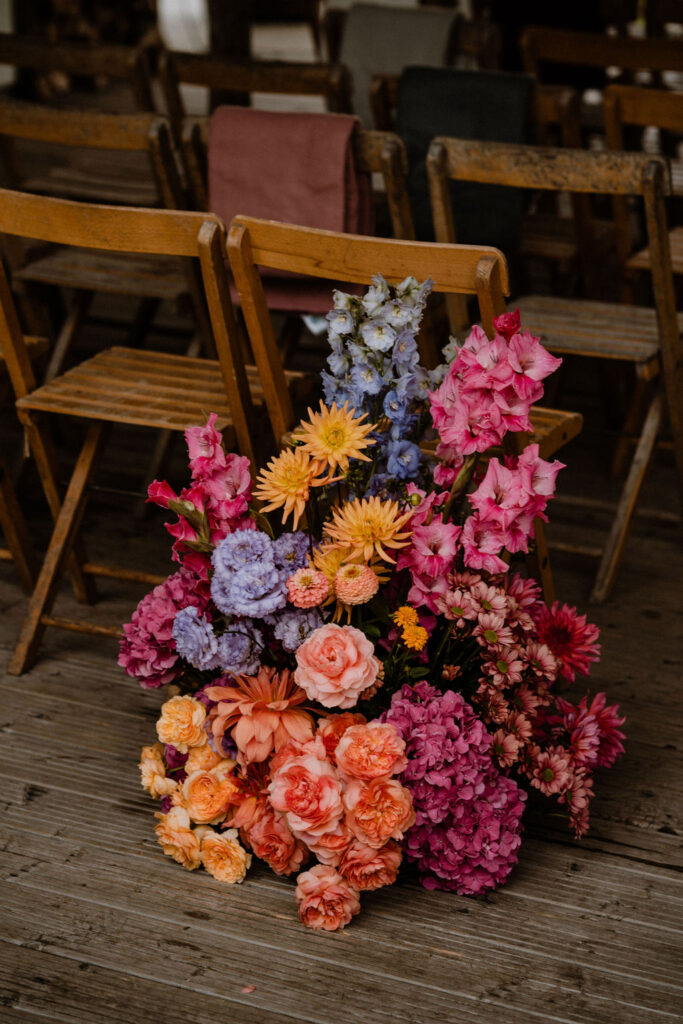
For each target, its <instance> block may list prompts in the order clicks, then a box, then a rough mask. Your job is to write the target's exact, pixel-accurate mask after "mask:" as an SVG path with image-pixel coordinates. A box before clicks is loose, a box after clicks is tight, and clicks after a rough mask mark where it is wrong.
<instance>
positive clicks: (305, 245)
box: [228, 216, 580, 601]
mask: <svg viewBox="0 0 683 1024" xmlns="http://www.w3.org/2000/svg"><path fill="white" fill-rule="evenodd" d="M228 254H229V256H230V265H231V267H232V272H233V275H234V278H235V283H236V285H237V289H238V292H239V295H240V302H241V305H242V310H243V313H244V319H245V321H246V324H247V330H248V332H249V338H250V340H251V344H252V349H253V352H254V357H255V359H256V362H257V365H258V367H259V373H260V376H261V379H262V381H263V388H264V397H265V401H266V405H267V406H268V409H269V411H270V416H271V422H272V424H273V431H274V433H275V436H276V437H279V438H284V437H285V436H286V435H287V434H288V433H289V432H290V431H291V430H292V428H293V427H294V425H295V424H294V416H293V411H292V409H291V406H285V405H284V404H283V403H282V401H281V396H282V395H283V394H284V393H286V388H285V386H284V382H283V380H282V377H281V371H278V363H277V359H276V358H275V355H276V352H277V345H276V340H275V334H274V332H273V325H272V322H271V319H270V315H269V312H268V306H267V303H266V298H265V292H264V290H263V285H262V283H261V278H260V276H259V272H258V269H257V268H258V267H260V266H263V267H268V268H271V269H275V270H288V271H293V272H294V273H299V274H306V275H310V276H311V277H319V278H325V279H330V280H337V281H349V282H354V283H358V284H369V283H370V282H371V280H372V277H373V275H374V274H376V273H378V272H379V273H381V274H382V275H383V276H384V278H385V279H386V280H387V281H389V282H390V283H398V282H400V281H402V280H403V279H404V278H405V277H407V276H409V275H412V276H416V277H418V278H422V279H426V278H428V277H429V278H431V281H432V287H433V291H434V292H436V293H445V294H446V295H454V294H455V295H476V296H477V300H478V303H479V311H480V315H481V322H482V324H483V325H484V329H485V330H486V331H487V333H488V334H489V335H491V334H492V332H493V318H494V317H495V316H498V315H499V314H500V313H502V312H503V311H504V309H505V299H504V296H505V295H507V294H508V293H509V283H508V274H507V264H506V262H505V257H504V256H503V254H502V253H501V252H500V251H499V250H498V249H494V248H492V247H488V246H473V245H457V246H454V245H443V244H440V243H438V242H414V241H409V242H408V241H401V240H397V239H384V238H381V239H380V238H369V237H366V236H363V235H342V234H336V233H335V232H333V231H321V230H316V229H313V228H302V227H298V226H296V225H292V224H280V223H278V222H276V221H266V220H259V219H257V218H253V217H242V216H238V217H234V218H233V220H232V222H231V225H230V231H229V234H228ZM577 419H578V427H577V431H578V429H580V417H578V418H577ZM516 442H518V443H519V444H520V445H521V444H522V443H523V441H522V439H521V438H517V439H516ZM536 526H537V531H536V550H535V560H536V571H537V573H538V576H539V578H540V580H541V582H542V584H543V588H544V593H545V595H546V599H547V600H548V601H552V600H553V582H552V572H551V568H550V561H549V558H548V552H547V547H546V543H545V533H544V531H543V527H542V523H540V521H539V522H537V524H536Z"/></svg>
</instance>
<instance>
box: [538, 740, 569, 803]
mask: <svg viewBox="0 0 683 1024" xmlns="http://www.w3.org/2000/svg"><path fill="white" fill-rule="evenodd" d="M531 757H532V761H533V768H532V774H531V784H532V786H536V788H537V789H540V791H541V793H545V795H546V796H552V795H553V794H554V793H561V792H562V791H563V790H565V789H566V788H567V786H568V785H569V783H570V781H571V769H570V760H569V754H568V753H567V751H566V750H565V749H564V748H563V747H549V748H548V750H540V748H535V749H534V750H533V751H531Z"/></svg>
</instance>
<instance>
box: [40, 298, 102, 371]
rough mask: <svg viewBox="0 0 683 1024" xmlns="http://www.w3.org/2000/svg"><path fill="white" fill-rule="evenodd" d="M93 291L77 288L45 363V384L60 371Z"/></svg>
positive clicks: (90, 300) (86, 310) (79, 327)
mask: <svg viewBox="0 0 683 1024" xmlns="http://www.w3.org/2000/svg"><path fill="white" fill-rule="evenodd" d="M93 296H94V292H91V291H88V290H87V289H85V288H79V289H78V291H77V292H76V295H75V296H74V301H73V305H72V307H71V309H70V310H69V312H68V314H67V317H66V320H65V321H64V323H63V324H62V327H61V330H60V332H59V334H58V335H57V340H56V341H55V344H54V347H53V349H52V353H51V354H50V361H49V363H48V364H47V369H46V370H45V378H44V382H45V383H46V384H47V383H48V382H49V381H51V380H52V379H53V378H54V377H56V376H57V375H58V374H59V373H61V372H62V366H63V365H64V360H65V359H66V356H67V353H68V351H69V349H70V348H71V345H72V344H73V341H74V338H75V337H76V335H77V334H78V332H79V331H80V329H81V327H82V325H83V321H84V320H85V318H86V316H87V313H88V308H89V307H90V303H91V302H92V300H93Z"/></svg>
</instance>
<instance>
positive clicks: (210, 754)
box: [183, 743, 236, 775]
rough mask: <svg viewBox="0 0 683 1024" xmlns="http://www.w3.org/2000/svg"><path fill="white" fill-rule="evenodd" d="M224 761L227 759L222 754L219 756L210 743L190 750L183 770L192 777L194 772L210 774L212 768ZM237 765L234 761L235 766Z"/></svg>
mask: <svg viewBox="0 0 683 1024" xmlns="http://www.w3.org/2000/svg"><path fill="white" fill-rule="evenodd" d="M224 760H225V758H224V757H223V755H222V754H217V753H216V751H215V750H213V749H212V748H211V747H210V746H209V744H208V743H204V745H203V746H201V747H192V748H191V749H190V753H189V754H188V755H187V761H186V762H185V764H184V765H183V768H184V769H185V771H186V772H187V774H188V775H192V774H193V773H194V772H210V771H211V769H212V768H215V767H216V765H217V764H220V762H221V761H224ZM235 763H236V762H234V761H233V764H235Z"/></svg>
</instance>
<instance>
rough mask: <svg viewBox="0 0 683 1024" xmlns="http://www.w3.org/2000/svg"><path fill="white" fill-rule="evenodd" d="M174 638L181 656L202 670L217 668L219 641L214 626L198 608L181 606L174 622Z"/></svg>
mask: <svg viewBox="0 0 683 1024" xmlns="http://www.w3.org/2000/svg"><path fill="white" fill-rule="evenodd" d="M173 639H174V640H175V647H176V651H177V652H178V654H179V655H180V657H181V658H185V661H189V663H190V665H193V666H194V667H195V668H198V669H200V670H201V671H206V670H208V669H212V668H217V667H218V662H217V660H216V655H217V654H218V641H217V639H216V635H215V633H214V631H213V626H212V625H211V623H210V622H209V620H208V619H207V618H205V617H204V616H203V615H200V614H199V612H198V611H197V609H196V608H194V607H192V606H190V607H189V608H181V610H180V611H179V612H178V614H177V615H176V617H175V620H174V622H173Z"/></svg>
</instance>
